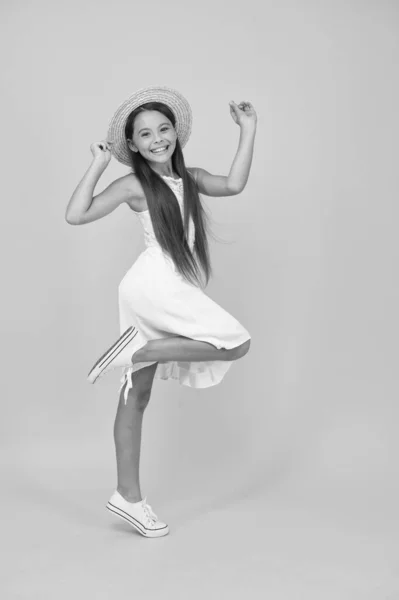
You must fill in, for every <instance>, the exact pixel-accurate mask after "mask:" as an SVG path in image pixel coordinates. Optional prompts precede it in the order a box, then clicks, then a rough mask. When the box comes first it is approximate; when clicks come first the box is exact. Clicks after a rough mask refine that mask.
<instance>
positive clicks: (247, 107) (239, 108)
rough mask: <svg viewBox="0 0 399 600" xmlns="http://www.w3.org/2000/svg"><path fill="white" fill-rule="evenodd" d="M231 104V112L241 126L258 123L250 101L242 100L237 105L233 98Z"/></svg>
mask: <svg viewBox="0 0 399 600" xmlns="http://www.w3.org/2000/svg"><path fill="white" fill-rule="evenodd" d="M229 104H230V114H231V116H232V117H233V120H234V122H235V123H237V124H238V125H239V126H240V127H242V126H245V125H247V124H252V125H256V121H257V116H256V112H255V109H254V107H253V106H252V104H251V103H250V102H240V104H238V105H237V104H236V103H235V102H234V101H233V100H231V102H229Z"/></svg>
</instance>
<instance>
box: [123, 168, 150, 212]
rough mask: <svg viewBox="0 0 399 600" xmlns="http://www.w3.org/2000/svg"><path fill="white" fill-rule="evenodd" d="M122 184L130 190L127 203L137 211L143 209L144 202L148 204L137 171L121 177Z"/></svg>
mask: <svg viewBox="0 0 399 600" xmlns="http://www.w3.org/2000/svg"><path fill="white" fill-rule="evenodd" d="M119 181H120V185H121V186H122V187H123V188H124V189H125V190H126V191H127V192H128V193H127V199H126V203H127V204H128V205H129V206H130V208H132V209H133V210H136V211H139V212H140V211H141V210H143V204H146V199H145V195H144V191H143V188H142V186H141V183H140V181H139V179H138V177H137V175H136V174H135V173H128V174H127V175H124V176H123V177H120V179H119Z"/></svg>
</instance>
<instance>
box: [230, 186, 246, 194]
mask: <svg viewBox="0 0 399 600" xmlns="http://www.w3.org/2000/svg"><path fill="white" fill-rule="evenodd" d="M244 188H245V185H232V186H229V195H230V196H237V194H241V192H242V190H243V189H244Z"/></svg>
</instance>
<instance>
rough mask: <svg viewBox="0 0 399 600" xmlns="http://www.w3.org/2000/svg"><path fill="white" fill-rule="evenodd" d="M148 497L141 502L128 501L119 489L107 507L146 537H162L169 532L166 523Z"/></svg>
mask: <svg viewBox="0 0 399 600" xmlns="http://www.w3.org/2000/svg"><path fill="white" fill-rule="evenodd" d="M146 500H147V499H146V498H144V500H140V502H128V501H127V500H125V499H124V497H123V496H121V494H120V493H119V492H118V491H115V492H114V493H113V494H112V496H111V498H110V499H109V501H108V504H107V505H106V508H107V509H108V510H109V511H111V512H112V513H114V514H115V515H117V516H118V517H120V518H121V519H124V520H125V521H127V522H128V523H130V525H133V527H134V528H135V529H137V531H138V532H139V533H141V535H143V536H144V537H161V536H163V535H167V534H168V533H169V527H168V526H167V525H166V523H162V521H159V520H158V517H157V515H156V514H155V513H154V512H153V510H152V508H151V506H150V505H149V504H147V502H146Z"/></svg>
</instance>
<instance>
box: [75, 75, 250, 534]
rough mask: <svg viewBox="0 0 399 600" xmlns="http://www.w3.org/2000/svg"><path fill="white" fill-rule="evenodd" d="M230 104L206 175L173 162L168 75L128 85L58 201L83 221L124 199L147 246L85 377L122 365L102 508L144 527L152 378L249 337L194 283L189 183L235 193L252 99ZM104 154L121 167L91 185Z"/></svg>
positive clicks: (221, 356) (197, 274)
mask: <svg viewBox="0 0 399 600" xmlns="http://www.w3.org/2000/svg"><path fill="white" fill-rule="evenodd" d="M230 113H231V116H232V118H233V120H234V122H235V123H237V124H238V125H239V127H240V140H239V145H238V150H237V153H236V156H235V158H234V160H233V164H232V166H231V169H230V173H229V174H228V175H227V176H216V175H211V174H210V173H208V172H207V171H205V170H204V169H201V168H187V167H186V166H185V163H184V158H183V153H182V148H183V147H184V145H185V144H186V142H187V140H188V138H189V136H190V133H191V123H192V114H191V108H190V106H189V104H188V102H187V100H186V99H185V98H184V97H183V96H182V95H181V94H180V93H179V92H177V91H176V90H172V89H170V88H167V87H155V86H152V87H148V88H145V89H142V90H139V91H138V92H136V93H134V94H133V95H132V96H130V97H129V98H128V99H127V100H126V101H125V102H123V103H122V104H121V105H120V106H119V108H118V109H117V111H116V112H115V114H114V116H113V118H112V120H111V123H110V126H109V130H108V136H107V139H106V140H104V141H101V142H95V143H93V144H92V145H91V147H90V149H91V152H92V154H93V157H94V158H93V160H92V163H91V165H90V167H89V169H88V170H87V172H86V174H85V175H84V177H83V179H82V180H81V182H80V183H79V185H78V186H77V188H76V190H75V191H74V193H73V194H72V197H71V199H70V201H69V204H68V207H67V210H66V220H67V222H68V223H70V224H71V225H82V224H84V223H90V222H92V221H95V220H96V219H100V218H102V217H105V216H106V215H108V214H109V213H111V212H112V211H113V210H115V209H116V208H117V207H118V206H119V205H120V204H122V203H124V202H125V203H126V204H127V205H128V206H129V208H130V209H131V210H132V211H133V213H134V214H135V215H136V216H137V217H138V218H139V220H140V221H141V224H142V226H143V228H144V237H145V245H146V249H145V251H144V252H142V253H141V254H140V256H139V257H138V258H137V260H136V261H135V263H134V264H133V266H132V267H131V268H130V269H129V271H128V272H127V273H126V275H125V277H124V278H123V280H122V282H121V283H120V286H119V316H120V332H121V334H122V335H121V337H120V338H119V339H118V340H117V341H116V342H115V343H114V344H113V345H112V346H111V347H110V348H109V349H108V350H107V351H106V352H105V353H104V354H103V356H101V358H100V359H99V360H98V361H97V362H96V363H95V365H94V366H93V368H92V369H91V371H90V373H89V375H88V379H89V381H90V382H91V383H94V382H95V381H96V379H97V378H98V377H99V376H103V375H104V374H105V373H106V372H108V371H109V370H111V369H114V368H117V367H123V369H124V370H123V376H122V379H121V382H122V386H121V388H120V397H119V405H118V410H117V414H116V419H115V426H114V438H115V447H116V460H117V477H118V485H117V489H116V490H115V492H114V494H113V495H112V497H111V498H110V500H109V502H108V504H107V508H108V510H110V511H111V512H113V513H114V514H116V515H118V516H119V517H121V518H123V519H125V520H126V521H127V522H128V523H130V524H131V525H133V527H135V528H136V529H137V530H138V531H139V532H140V533H141V534H142V535H143V536H145V537H159V536H163V535H166V534H167V533H168V532H169V528H168V526H167V525H166V524H165V523H163V522H161V521H160V520H159V519H158V517H157V516H156V514H155V513H154V512H153V511H152V509H151V506H150V505H149V504H148V503H147V501H146V498H144V499H142V496H141V491H140V482H139V459H140V444H141V428H142V421H143V413H144V410H145V408H146V406H147V404H148V402H149V399H150V394H151V389H152V384H153V380H154V378H157V379H176V380H177V381H178V382H179V383H180V384H182V385H188V386H192V387H196V388H201V387H208V386H211V385H216V384H218V383H219V382H220V381H221V380H222V379H223V377H224V375H225V374H226V372H227V371H228V369H229V367H230V365H231V361H233V360H237V359H239V358H241V357H243V356H244V355H245V354H246V353H247V352H248V350H249V347H250V340H251V336H250V334H249V333H248V331H247V330H246V329H245V328H244V327H243V326H242V325H241V324H240V323H239V322H238V321H237V320H236V319H235V318H234V317H233V316H232V315H230V314H229V313H228V312H227V311H225V310H224V309H223V308H221V307H220V306H219V305H218V304H217V303H216V302H214V301H213V300H211V298H209V296H207V295H206V294H205V292H204V291H203V289H204V287H205V286H206V285H207V283H208V281H209V278H210V276H211V273H212V269H211V265H210V259H209V253H208V243H207V234H206V219H205V217H206V215H205V212H204V209H203V206H202V204H201V200H200V197H199V194H200V193H202V194H205V195H207V196H233V195H236V194H239V193H240V192H241V191H242V190H243V189H244V187H245V185H246V182H247V179H248V175H249V170H250V166H251V161H252V154H253V146H254V138H255V132H256V121H257V117H256V113H255V110H254V108H253V107H252V105H251V104H250V103H249V102H241V104H239V105H237V104H236V103H235V102H230ZM215 142H216V140H215ZM111 154H112V155H113V156H114V157H115V158H116V159H117V160H118V161H120V162H121V163H123V164H126V165H128V166H129V167H131V168H132V172H129V173H128V174H127V175H125V176H124V177H120V178H119V179H117V180H116V181H114V182H112V183H111V184H110V185H109V186H108V187H107V188H106V189H105V190H104V191H103V192H101V193H100V194H97V195H96V196H94V197H93V192H94V189H95V187H96V184H97V182H98V180H99V178H100V176H101V174H102V173H103V171H104V170H105V169H106V167H107V165H108V164H109V161H110V160H111ZM201 278H204V280H205V281H202V279H201ZM123 388H124V389H123Z"/></svg>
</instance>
